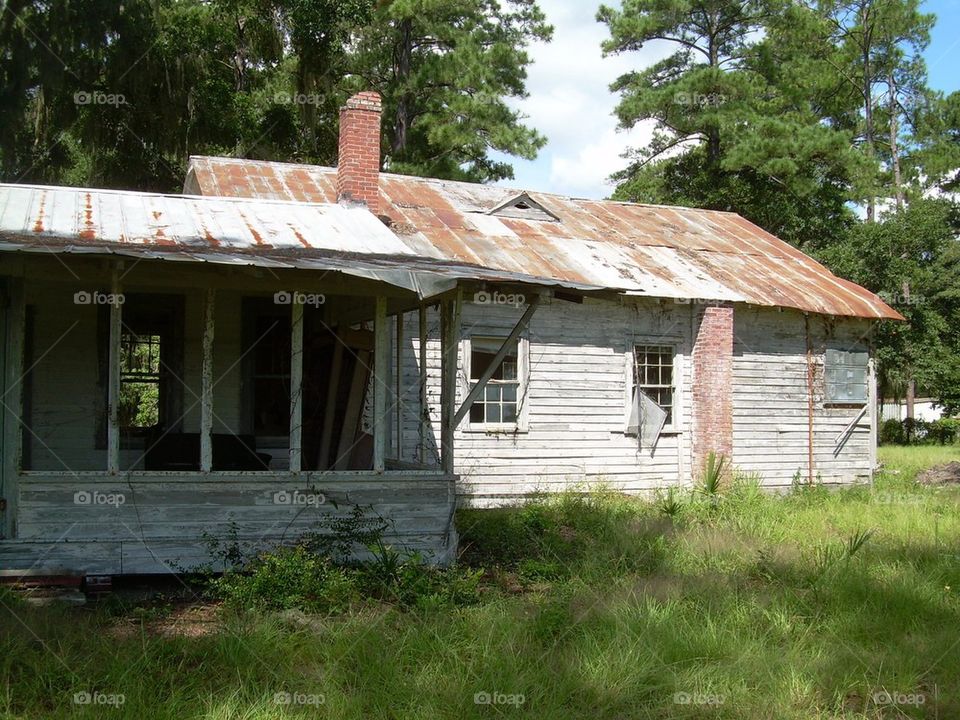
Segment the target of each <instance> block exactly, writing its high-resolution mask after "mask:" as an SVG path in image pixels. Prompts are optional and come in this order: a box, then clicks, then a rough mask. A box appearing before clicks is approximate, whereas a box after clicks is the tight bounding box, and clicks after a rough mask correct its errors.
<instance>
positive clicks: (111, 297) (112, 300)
mask: <svg viewBox="0 0 960 720" xmlns="http://www.w3.org/2000/svg"><path fill="white" fill-rule="evenodd" d="M126 301H127V299H126V298H125V297H124V296H123V293H104V292H100V291H98V290H93V291H92V292H91V291H87V290H78V291H77V292H75V293H74V294H73V304H74V305H123V304H124V303H125V302H126Z"/></svg>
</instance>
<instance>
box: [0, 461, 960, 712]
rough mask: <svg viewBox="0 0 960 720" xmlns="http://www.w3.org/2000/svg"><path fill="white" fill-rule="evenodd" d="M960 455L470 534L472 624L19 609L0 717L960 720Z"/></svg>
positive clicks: (5, 603)
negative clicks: (931, 475)
mask: <svg viewBox="0 0 960 720" xmlns="http://www.w3.org/2000/svg"><path fill="white" fill-rule="evenodd" d="M957 454H958V453H957V450H956V449H955V448H949V447H947V448H934V447H921V448H883V449H882V459H883V461H884V462H885V464H886V468H887V469H886V472H885V473H884V474H883V475H882V476H881V477H880V478H878V481H877V483H876V486H875V487H874V488H868V487H861V488H851V489H847V490H842V491H838V492H828V491H824V490H817V489H813V490H804V491H802V492H798V493H796V494H793V495H791V496H789V497H785V498H776V497H768V496H766V495H764V494H763V493H761V492H760V491H759V490H758V489H757V488H756V487H755V486H753V485H751V484H750V483H744V482H741V483H739V484H736V485H733V486H731V485H729V484H728V485H727V486H725V487H723V488H721V490H720V492H719V499H717V500H714V499H711V498H708V497H706V496H705V495H704V494H702V493H699V494H696V495H687V494H680V493H674V494H673V496H672V497H671V498H669V499H668V498H667V497H666V496H664V497H662V498H660V499H659V500H658V501H655V502H643V501H639V500H635V499H630V498H624V497H622V496H619V495H616V494H613V493H609V492H598V493H594V494H590V495H586V496H581V495H576V494H567V495H563V496H559V497H556V498H552V499H546V500H543V501H542V502H537V503H533V504H531V505H528V506H526V507H524V508H521V509H517V510H497V511H482V512H481V511H464V512H462V513H461V514H460V517H459V518H458V526H459V528H460V532H461V535H462V543H463V548H464V562H465V563H469V564H470V565H472V566H475V567H477V568H482V569H483V571H484V580H483V585H482V587H481V590H482V593H481V600H480V602H479V603H477V604H473V605H466V606H460V605H458V604H456V603H453V604H450V603H442V604H438V605H436V606H433V605H430V604H429V603H428V604H427V605H418V604H417V603H397V602H383V603H371V602H362V603H356V602H352V601H351V598H352V595H351V593H346V594H345V595H344V596H343V598H342V600H343V607H344V611H343V612H342V613H340V614H338V615H333V616H330V615H315V614H305V613H302V612H298V611H294V612H291V611H267V610H261V611H250V610H245V611H237V610H226V609H222V610H220V611H218V612H217V613H216V614H215V615H213V616H212V618H211V619H212V622H210V623H207V624H205V625H203V624H200V623H191V621H190V617H191V616H190V614H189V613H190V612H191V610H190V609H189V608H182V607H181V608H174V609H173V610H170V611H169V612H168V611H164V612H162V613H160V615H161V617H157V616H156V615H154V614H152V613H150V612H143V611H141V612H139V613H133V612H130V611H129V609H123V608H120V609H119V610H118V609H117V608H116V607H111V606H110V605H109V604H108V605H107V606H104V607H93V608H90V607H88V608H81V609H67V608H34V607H27V606H25V605H23V603H22V602H20V601H19V600H18V599H17V598H15V597H14V596H12V595H11V594H10V593H8V592H7V593H4V594H3V595H0V603H2V606H0V608H2V615H0V629H2V631H0V716H3V717H16V718H41V717H43V718H46V717H64V718H66V717H109V718H125V717H130V718H249V719H256V718H281V717H321V718H326V717H329V718H424V719H427V718H483V717H536V718H551V719H552V718H745V719H747V720H752V719H756V720H760V719H761V718H762V719H764V720H766V719H768V718H784V719H793V718H795V719H796V720H808V719H810V718H871V719H874V718H877V719H878V718H903V717H908V718H921V717H922V718H955V717H960V644H958V643H960V637H958V635H957V632H956V629H957V627H960V598H958V591H960V555H958V553H960V550H958V548H960V513H958V507H960V490H958V489H957V488H954V487H950V488H919V487H915V486H914V485H913V484H912V479H913V477H914V475H915V474H916V471H917V470H918V469H920V468H921V467H923V466H925V465H927V464H930V463H933V462H943V461H946V460H950V459H960V457H957ZM322 572H327V570H326V569H323V570H322ZM280 576H281V577H282V576H283V575H282V573H280ZM289 582H293V581H289ZM340 601H341V598H340V596H338V602H340ZM177 623H181V624H180V625H179V626H178V625H177ZM205 628H206V630H204V629H205ZM78 692H89V693H95V692H97V693H100V695H99V696H97V697H99V698H101V699H104V698H105V699H109V698H110V696H117V695H123V697H124V703H123V704H122V705H120V706H119V707H112V706H105V705H101V706H96V705H93V704H90V705H76V704H74V702H73V698H74V693H78ZM278 694H279V696H278ZM278 699H279V700H280V702H279V703H278V702H277V700H278ZM487 699H490V700H491V701H492V702H491V704H484V703H483V701H484V700H487ZM287 700H290V701H291V702H290V703H289V704H285V701H287ZM321 700H322V701H323V702H322V703H321ZM521 700H522V702H521ZM477 701H480V702H479V703H478V702H477ZM685 701H689V702H685Z"/></svg>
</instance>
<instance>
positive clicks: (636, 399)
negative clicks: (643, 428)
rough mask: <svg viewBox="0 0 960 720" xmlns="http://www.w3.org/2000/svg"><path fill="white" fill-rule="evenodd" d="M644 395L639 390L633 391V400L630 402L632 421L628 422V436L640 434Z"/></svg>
mask: <svg viewBox="0 0 960 720" xmlns="http://www.w3.org/2000/svg"><path fill="white" fill-rule="evenodd" d="M642 394H643V393H641V392H640V390H638V389H637V388H634V389H633V399H632V400H631V401H630V419H629V420H628V421H627V430H626V433H627V435H633V436H637V435H639V434H640V396H641V395H642Z"/></svg>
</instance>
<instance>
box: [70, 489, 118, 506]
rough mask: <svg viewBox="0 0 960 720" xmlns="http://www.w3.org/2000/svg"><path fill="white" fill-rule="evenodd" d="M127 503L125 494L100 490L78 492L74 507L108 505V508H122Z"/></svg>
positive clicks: (75, 494)
mask: <svg viewBox="0 0 960 720" xmlns="http://www.w3.org/2000/svg"><path fill="white" fill-rule="evenodd" d="M126 501H127V498H126V496H125V495H124V494H123V493H105V492H100V491H99V490H77V491H76V492H75V493H74V494H73V504H74V505H84V506H88V507H92V506H99V505H107V506H108V507H115V508H117V507H120V506H121V505H123V504H124V503H125V502H126Z"/></svg>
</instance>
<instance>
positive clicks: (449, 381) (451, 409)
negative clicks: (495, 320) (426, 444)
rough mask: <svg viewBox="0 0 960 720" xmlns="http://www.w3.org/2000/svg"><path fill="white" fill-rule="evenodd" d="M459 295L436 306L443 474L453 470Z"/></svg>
mask: <svg viewBox="0 0 960 720" xmlns="http://www.w3.org/2000/svg"><path fill="white" fill-rule="evenodd" d="M462 301H463V292H462V291H461V290H460V288H457V293H456V296H455V297H454V298H453V299H450V300H444V301H443V303H442V304H441V306H440V326H441V328H440V334H441V348H440V354H441V360H440V448H441V450H440V465H441V467H442V468H443V470H444V472H448V473H452V472H453V469H454V447H453V434H454V430H455V428H456V426H455V425H454V418H455V417H456V410H457V408H456V402H457V364H458V363H457V354H458V351H459V346H460V343H459V341H460V307H461V303H462Z"/></svg>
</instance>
